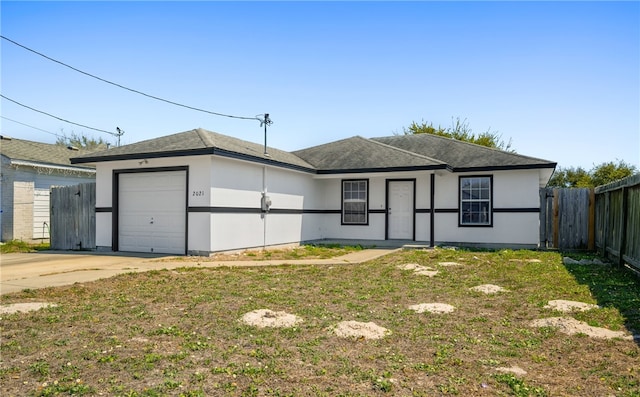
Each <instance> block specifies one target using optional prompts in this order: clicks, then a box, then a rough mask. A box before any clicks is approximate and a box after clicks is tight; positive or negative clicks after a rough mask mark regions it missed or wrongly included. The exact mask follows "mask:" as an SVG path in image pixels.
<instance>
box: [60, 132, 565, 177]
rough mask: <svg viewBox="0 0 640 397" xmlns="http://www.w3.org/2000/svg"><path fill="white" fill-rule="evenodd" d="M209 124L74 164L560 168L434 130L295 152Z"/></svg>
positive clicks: (330, 169) (334, 169)
mask: <svg viewBox="0 0 640 397" xmlns="http://www.w3.org/2000/svg"><path fill="white" fill-rule="evenodd" d="M267 151H268V153H269V156H265V155H264V146H263V145H260V144H256V143H252V142H247V141H244V140H241V139H237V138H233V137H230V136H227V135H222V134H219V133H216V132H211V131H207V130H203V129H200V128H198V129H195V130H190V131H185V132H181V133H177V134H173V135H168V136H164V137H160V138H155V139H149V140H146V141H142V142H137V143H133V144H130V145H125V146H121V147H116V148H112V149H109V150H105V151H102V152H97V153H91V154H85V155H81V156H77V157H75V158H73V159H72V160H71V161H72V163H73V164H81V163H94V162H101V161H115V160H127V159H143V158H153V157H173V156H190V155H207V154H209V155H211V154H217V155H222V156H227V157H233V158H240V159H244V160H249V161H256V162H260V163H268V164H275V165H281V166H285V167H293V168H296V169H301V170H304V171H308V172H317V173H339V172H382V171H400V170H420V169H449V170H454V171H465V170H466V171H471V170H480V169H513V168H554V167H555V165H556V164H555V163H553V162H550V161H547V160H541V159H537V158H533V157H528V156H523V155H520V154H516V153H510V152H505V151H502V150H497V149H492V148H487V147H485V146H479V145H475V144H471V143H466V142H462V141H457V140H454V139H450V138H443V137H439V136H435V135H430V134H419V135H398V136H390V137H382V138H372V139H367V138H363V137H360V136H356V137H352V138H347V139H343V140H339V141H336V142H330V143H327V144H324V145H319V146H314V147H311V148H307V149H302V150H297V151H294V152H285V151H282V150H278V149H274V148H268V150H267Z"/></svg>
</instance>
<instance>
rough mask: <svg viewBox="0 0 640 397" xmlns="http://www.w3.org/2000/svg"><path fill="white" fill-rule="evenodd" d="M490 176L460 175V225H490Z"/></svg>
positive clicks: (491, 215)
mask: <svg viewBox="0 0 640 397" xmlns="http://www.w3.org/2000/svg"><path fill="white" fill-rule="evenodd" d="M492 182H493V179H492V177H491V176H471V177H460V225H461V226H491V224H492V220H493V214H492V211H493V209H492V203H491V196H492V186H491V185H492Z"/></svg>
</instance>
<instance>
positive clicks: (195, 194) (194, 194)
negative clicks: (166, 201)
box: [192, 190, 204, 197]
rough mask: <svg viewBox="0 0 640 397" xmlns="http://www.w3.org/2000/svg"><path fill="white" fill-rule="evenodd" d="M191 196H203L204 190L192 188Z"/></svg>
mask: <svg viewBox="0 0 640 397" xmlns="http://www.w3.org/2000/svg"><path fill="white" fill-rule="evenodd" d="M192 196H193V197H200V196H204V190H194V191H193V194H192Z"/></svg>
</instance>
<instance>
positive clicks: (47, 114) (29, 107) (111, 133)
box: [0, 94, 118, 136]
mask: <svg viewBox="0 0 640 397" xmlns="http://www.w3.org/2000/svg"><path fill="white" fill-rule="evenodd" d="M0 97H2V98H3V99H6V100H7V101H9V102H13V103H15V104H16V105H19V106H22V107H24V108H27V109H29V110H33V111H34V112H38V113H42V114H44V115H46V116H49V117H53V118H54V119H58V120H60V121H64V122H65V123H69V124H73V125H77V126H79V127H83V128H88V129H90V130H94V131H98V132H104V133H107V134H110V135H114V136H118V134H117V133H115V132H111V131H107V130H101V129H100V128H94V127H89V126H88V125H84V124H79V123H75V122H73V121H69V120H66V119H63V118H62V117H58V116H54V115H52V114H51V113H47V112H43V111H42V110H38V109H35V108H32V107H31V106H27V105H25V104H22V103H20V102H18V101H15V100H13V99H11V98H9V97H7V96H5V95H2V94H0Z"/></svg>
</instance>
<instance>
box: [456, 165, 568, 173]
mask: <svg viewBox="0 0 640 397" xmlns="http://www.w3.org/2000/svg"><path fill="white" fill-rule="evenodd" d="M556 165H557V163H541V164H512V165H489V166H482V167H453V169H452V171H453V172H483V171H512V170H536V169H542V168H552V169H555V168H556Z"/></svg>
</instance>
